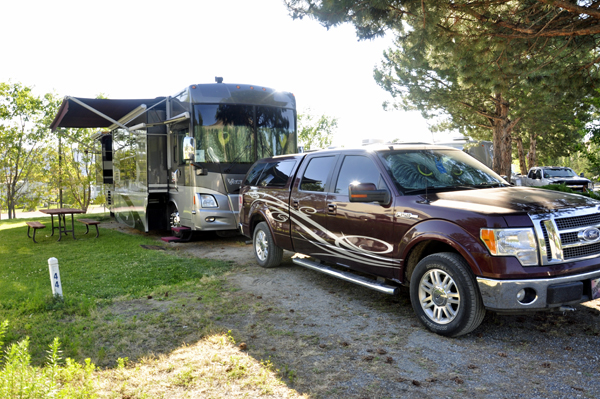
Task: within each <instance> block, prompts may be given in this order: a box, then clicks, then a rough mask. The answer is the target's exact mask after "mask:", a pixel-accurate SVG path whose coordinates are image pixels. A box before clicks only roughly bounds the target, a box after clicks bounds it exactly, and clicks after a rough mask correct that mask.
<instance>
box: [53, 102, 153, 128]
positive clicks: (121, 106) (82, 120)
mask: <svg viewBox="0 0 600 399" xmlns="http://www.w3.org/2000/svg"><path fill="white" fill-rule="evenodd" d="M164 99H165V98H164V97H158V98H153V99H135V100H110V99H109V100H105V99H97V98H76V97H68V96H67V97H65V98H64V100H63V102H62V105H61V106H60V109H59V110H58V113H57V114H56V117H55V118H54V121H52V124H51V125H50V128H51V129H52V131H54V130H56V129H57V128H59V127H73V128H103V127H109V126H111V125H113V123H114V121H118V120H120V119H121V118H123V117H124V116H125V115H127V114H128V113H130V112H131V111H133V110H134V109H136V108H138V107H139V106H141V105H143V104H144V105H146V108H150V107H152V106H153V105H155V104H157V103H159V102H161V101H163V100H164ZM79 103H83V104H85V106H84V105H81V104H79ZM86 106H87V107H91V108H93V110H95V111H97V112H94V111H93V110H90V109H89V108H86ZM107 117H108V118H107Z"/></svg>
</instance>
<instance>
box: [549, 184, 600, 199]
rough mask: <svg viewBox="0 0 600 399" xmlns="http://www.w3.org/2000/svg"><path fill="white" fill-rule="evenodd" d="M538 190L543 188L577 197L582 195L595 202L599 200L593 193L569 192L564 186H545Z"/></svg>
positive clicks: (599, 197) (598, 196) (599, 196)
mask: <svg viewBox="0 0 600 399" xmlns="http://www.w3.org/2000/svg"><path fill="white" fill-rule="evenodd" d="M540 188H544V189H546V190H553V191H560V192H563V193H571V194H579V195H583V196H586V197H590V198H592V199H595V200H600V195H598V194H596V193H595V192H593V191H585V192H583V193H581V192H579V191H573V190H571V189H570V188H569V187H567V186H566V185H564V184H549V185H547V186H541V187H540Z"/></svg>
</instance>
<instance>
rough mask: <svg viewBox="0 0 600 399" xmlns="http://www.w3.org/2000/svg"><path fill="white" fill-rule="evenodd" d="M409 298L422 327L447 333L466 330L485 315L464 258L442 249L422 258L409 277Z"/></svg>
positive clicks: (476, 325) (479, 321) (471, 328)
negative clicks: (441, 251)
mask: <svg viewBox="0 0 600 399" xmlns="http://www.w3.org/2000/svg"><path fill="white" fill-rule="evenodd" d="M410 300H411V302H412V305H413V309H414V310H415V313H416V314H417V317H418V318H419V321H420V322H421V323H423V325H424V326H425V327H427V328H428V329H430V330H431V331H433V332H435V333H437V334H440V335H445V336H449V337H457V336H459V335H464V334H468V333H469V332H471V331H473V330H474V329H475V328H477V327H478V326H479V325H480V324H481V322H482V321H483V317H484V316H485V307H484V306H483V301H482V299H481V295H480V293H479V289H478V287H477V282H476V281H475V278H474V277H473V275H472V274H471V271H470V269H469V266H468V265H467V263H466V261H465V260H464V259H463V258H462V257H461V256H460V255H458V254H455V253H451V252H443V253H438V254H433V255H429V256H427V257H425V258H423V259H422V260H421V261H420V262H419V263H418V264H417V266H416V267H415V270H414V271H413V274H412V276H411V279H410Z"/></svg>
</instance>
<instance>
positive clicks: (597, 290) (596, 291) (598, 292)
mask: <svg viewBox="0 0 600 399" xmlns="http://www.w3.org/2000/svg"><path fill="white" fill-rule="evenodd" d="M598 298H600V278H595V279H593V280H592V299H598Z"/></svg>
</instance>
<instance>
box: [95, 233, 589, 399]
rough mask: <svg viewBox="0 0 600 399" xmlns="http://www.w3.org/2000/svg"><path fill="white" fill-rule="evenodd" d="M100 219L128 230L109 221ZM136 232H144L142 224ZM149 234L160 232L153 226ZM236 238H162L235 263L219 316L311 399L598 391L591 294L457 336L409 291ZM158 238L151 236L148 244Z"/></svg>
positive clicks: (495, 319)
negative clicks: (230, 301)
mask: <svg viewBox="0 0 600 399" xmlns="http://www.w3.org/2000/svg"><path fill="white" fill-rule="evenodd" d="M103 227H109V228H116V229H119V230H121V231H123V232H125V233H136V232H135V231H133V230H130V229H128V228H127V227H122V226H120V225H116V224H115V223H114V222H112V223H110V222H107V223H104V224H103ZM142 234H143V233H142ZM156 238H157V240H159V236H156ZM246 240H248V239H247V238H245V237H242V236H237V237H231V238H218V237H216V236H213V235H203V236H197V237H195V239H194V240H193V241H191V242H188V243H170V244H163V243H162V241H158V243H160V245H164V246H166V247H169V248H173V249H176V250H177V251H181V252H182V253H186V254H189V255H192V256H197V257H200V258H210V259H220V260H229V261H234V262H235V263H236V264H238V265H245V266H244V267H239V268H236V269H235V270H236V272H235V273H230V274H229V275H228V276H227V277H226V279H227V282H226V284H227V286H228V287H229V288H231V290H230V292H232V293H233V294H228V295H235V296H237V297H238V298H237V299H238V300H241V301H244V303H247V304H250V305H251V306H249V307H247V308H248V309H250V310H248V311H245V312H233V313H231V314H228V315H226V316H225V317H220V318H219V320H218V322H217V323H219V324H220V325H221V326H223V327H224V328H226V329H228V330H231V331H232V333H233V334H234V336H235V337H236V339H237V341H238V342H241V341H243V342H244V343H245V344H246V345H247V351H248V353H249V354H250V355H251V356H253V357H254V358H256V359H259V360H266V359H270V360H271V361H272V362H273V363H274V364H275V365H276V366H277V367H278V368H279V369H283V370H286V372H285V373H284V375H285V376H286V377H287V378H286V383H287V384H288V386H289V387H290V388H293V389H295V390H296V391H297V392H298V393H300V394H308V395H310V396H311V397H313V398H371V399H372V398H454V397H456V398H458V397H460V398H463V397H469V398H592V397H593V398H597V397H600V383H599V382H598V381H600V300H596V301H593V302H588V303H586V304H582V305H579V306H577V307H576V309H577V310H576V311H575V312H570V313H542V312H538V313H531V314H527V315H521V316H500V315H496V314H494V313H491V312H488V314H487V315H486V318H485V319H484V321H483V323H482V325H481V326H480V327H479V328H477V329H476V330H475V331H473V332H472V333H470V334H468V335H466V336H463V337H459V338H445V337H441V336H438V335H435V334H432V333H430V332H429V331H428V330H426V329H425V328H424V327H423V326H421V324H419V322H418V321H417V319H416V317H415V316H414V314H413V310H412V307H411V304H410V300H409V299H408V296H407V295H399V296H395V297H394V296H389V295H386V294H382V293H379V292H375V291H371V290H368V289H366V288H363V287H359V286H356V285H353V284H351V283H346V282H343V281H339V280H336V279H334V278H331V277H328V276H325V275H322V274H320V273H317V272H315V271H311V270H307V269H304V268H302V267H299V266H295V265H294V264H293V263H292V262H291V256H292V255H293V254H291V253H287V252H286V254H285V257H284V263H283V265H282V266H281V267H278V268H274V269H263V268H260V267H259V266H258V265H257V264H256V263H255V261H254V255H253V252H252V246H251V245H248V244H246ZM157 245H159V244H157Z"/></svg>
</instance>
